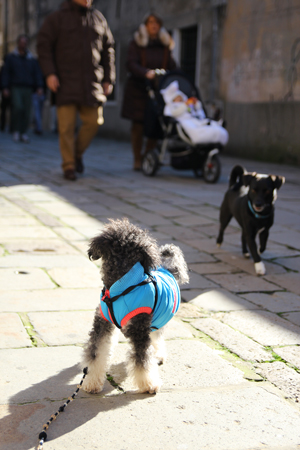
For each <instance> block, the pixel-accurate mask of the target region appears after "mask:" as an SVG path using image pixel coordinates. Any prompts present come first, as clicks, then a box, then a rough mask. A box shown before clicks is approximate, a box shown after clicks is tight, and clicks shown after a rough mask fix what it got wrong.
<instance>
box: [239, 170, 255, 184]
mask: <svg viewBox="0 0 300 450" xmlns="http://www.w3.org/2000/svg"><path fill="white" fill-rule="evenodd" d="M255 177H256V172H252V173H245V174H244V175H243V178H242V179H243V184H244V185H245V186H249V184H250V183H251V181H252V180H253V178H255Z"/></svg>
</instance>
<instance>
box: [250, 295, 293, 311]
mask: <svg viewBox="0 0 300 450" xmlns="http://www.w3.org/2000/svg"><path fill="white" fill-rule="evenodd" d="M242 297H243V298H245V299H247V300H249V301H250V302H253V303H254V304H255V305H257V306H260V307H262V308H265V309H267V310H269V311H272V312H276V313H281V312H285V311H300V296H298V295H296V294H292V293H291V292H283V291H280V292H274V293H270V294H264V293H262V292H260V293H253V294H242Z"/></svg>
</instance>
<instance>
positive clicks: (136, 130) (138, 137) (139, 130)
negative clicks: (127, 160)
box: [131, 121, 144, 170]
mask: <svg viewBox="0 0 300 450" xmlns="http://www.w3.org/2000/svg"><path fill="white" fill-rule="evenodd" d="M143 130H144V125H143V124H142V123H141V122H134V121H133V122H132V125H131V146H132V151H133V157H134V163H133V169H134V170H140V169H141V164H142V148H143Z"/></svg>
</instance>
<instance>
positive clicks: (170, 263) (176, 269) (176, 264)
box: [159, 244, 189, 285]
mask: <svg viewBox="0 0 300 450" xmlns="http://www.w3.org/2000/svg"><path fill="white" fill-rule="evenodd" d="M159 251H160V256H161V263H162V264H161V265H162V266H163V267H164V268H165V269H167V270H168V271H169V272H171V274H172V275H173V276H174V277H175V279H176V281H177V283H178V284H179V285H180V284H185V283H188V282H189V269H188V266H187V263H186V262H185V259H184V256H183V253H182V251H181V250H180V248H179V247H177V245H174V244H166V245H162V246H161V247H160V248H159Z"/></svg>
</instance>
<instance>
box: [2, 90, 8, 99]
mask: <svg viewBox="0 0 300 450" xmlns="http://www.w3.org/2000/svg"><path fill="white" fill-rule="evenodd" d="M2 95H3V97H6V98H7V97H9V96H10V90H9V89H3V91H2Z"/></svg>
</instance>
